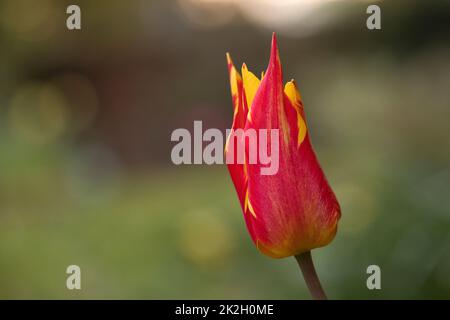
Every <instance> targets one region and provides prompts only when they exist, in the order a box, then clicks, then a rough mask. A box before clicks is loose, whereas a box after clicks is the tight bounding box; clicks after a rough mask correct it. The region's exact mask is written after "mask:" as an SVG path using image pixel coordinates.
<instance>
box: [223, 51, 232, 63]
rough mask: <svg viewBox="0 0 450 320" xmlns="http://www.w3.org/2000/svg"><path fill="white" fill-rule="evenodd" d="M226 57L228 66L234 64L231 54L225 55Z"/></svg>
mask: <svg viewBox="0 0 450 320" xmlns="http://www.w3.org/2000/svg"><path fill="white" fill-rule="evenodd" d="M225 56H226V57H227V63H228V64H233V60H231V55H230V53H229V52H227V53H225Z"/></svg>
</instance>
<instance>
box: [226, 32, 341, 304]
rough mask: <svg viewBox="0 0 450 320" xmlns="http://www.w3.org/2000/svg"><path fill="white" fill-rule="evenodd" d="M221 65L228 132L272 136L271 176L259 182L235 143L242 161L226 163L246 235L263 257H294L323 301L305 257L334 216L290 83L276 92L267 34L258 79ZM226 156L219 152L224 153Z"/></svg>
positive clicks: (276, 71) (330, 234) (329, 232)
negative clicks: (274, 161)
mask: <svg viewBox="0 0 450 320" xmlns="http://www.w3.org/2000/svg"><path fill="white" fill-rule="evenodd" d="M227 62H228V72H229V77H230V86H231V95H232V101H233V107H234V116H233V124H232V130H236V129H243V130H244V132H245V131H246V130H249V129H256V130H258V129H278V130H279V137H278V141H275V142H278V144H279V155H278V156H279V170H278V172H277V173H276V174H274V175H262V174H261V170H260V169H261V167H262V166H264V165H263V164H261V163H259V162H257V163H255V164H249V163H248V158H249V147H248V145H245V141H244V140H243V139H240V140H239V141H237V144H236V147H244V148H245V159H246V161H245V162H244V163H243V164H239V163H237V162H236V161H235V162H233V163H228V162H227V166H228V170H229V172H230V175H231V178H232V181H233V184H234V186H235V188H236V191H237V194H238V198H239V201H240V204H241V207H242V210H243V212H244V219H245V222H246V226H247V229H248V231H249V233H250V236H251V238H252V240H253V242H254V243H255V245H256V247H257V248H258V249H259V250H260V251H261V252H262V253H263V254H265V255H268V256H270V257H273V258H284V257H288V256H295V257H296V259H297V261H298V263H299V265H300V267H301V269H302V272H303V275H304V277H305V279H306V282H307V284H308V287H309V288H310V290H313V291H315V292H312V294H313V296H314V297H316V298H325V294H324V293H323V290H322V288H321V286H320V282H319V281H318V278H317V275H316V273H315V270H314V266H313V264H312V260H311V254H310V251H311V250H312V249H314V248H319V247H323V246H325V245H327V244H328V243H330V242H331V241H332V240H333V238H334V236H335V234H336V230H337V222H338V220H339V218H340V216H341V210H340V207H339V203H338V201H337V199H336V196H335V195H334V192H333V190H332V189H331V187H330V185H329V184H328V182H327V180H326V178H325V175H324V172H323V171H322V169H321V167H320V165H319V162H318V160H317V157H316V155H315V153H314V150H313V148H312V145H311V141H310V138H309V130H308V126H307V123H306V118H305V111H304V107H303V102H302V99H301V95H300V93H299V91H298V88H297V85H296V83H295V81H294V80H291V81H289V82H287V83H286V85H284V86H283V76H282V70H281V63H280V58H279V52H278V47H277V41H276V36H275V34H274V35H273V38H272V49H271V55H270V61H269V65H268V67H267V70H266V72H265V73H263V74H262V75H261V79H260V78H258V77H257V76H256V75H255V74H253V73H252V72H250V71H249V70H248V69H247V66H246V65H245V64H244V65H243V66H242V70H241V73H242V76H241V75H240V74H239V72H238V71H237V70H236V68H235V66H234V64H233V62H232V60H231V57H230V55H229V54H228V53H227ZM230 136H231V135H230ZM229 139H230V138H229ZM228 142H229V141H227V145H228ZM229 151H230V150H228V149H227V146H226V147H225V154H226V155H227V153H229Z"/></svg>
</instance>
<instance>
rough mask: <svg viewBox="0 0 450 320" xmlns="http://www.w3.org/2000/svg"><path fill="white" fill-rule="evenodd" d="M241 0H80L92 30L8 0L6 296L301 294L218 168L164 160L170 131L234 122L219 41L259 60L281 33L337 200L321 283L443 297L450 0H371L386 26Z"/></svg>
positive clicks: (352, 9)
mask: <svg viewBox="0 0 450 320" xmlns="http://www.w3.org/2000/svg"><path fill="white" fill-rule="evenodd" d="M228 2H229V3H228ZM282 2H283V1H280V2H277V3H282ZM245 3H247V2H242V3H241V2H238V1H225V0H223V1H201V0H186V1H137V0H135V1H130V2H127V4H124V2H123V1H103V2H101V1H95V2H93V1H79V4H80V7H81V8H82V30H81V31H68V30H67V29H66V27H65V19H66V14H65V8H66V7H67V5H69V4H71V3H69V1H56V0H42V1H39V10H37V9H36V10H34V9H33V8H34V7H35V6H37V4H36V3H34V2H32V1H30V0H15V1H12V0H4V1H2V2H1V3H0V46H1V48H2V50H0V59H1V61H2V64H1V68H0V150H1V157H0V298H40V299H42V298H138V299H139V298H235V299H238V298H255V299H259V298H261V299H297V298H309V294H308V292H307V290H306V287H305V285H304V282H303V280H302V277H301V274H300V272H299V270H298V269H297V266H296V263H295V261H294V260H293V259H283V260H272V259H269V258H266V257H264V256H262V255H261V254H259V253H258V252H257V250H256V249H255V248H254V247H253V244H252V243H251V241H250V238H249V236H248V235H247V232H246V230H245V226H244V222H243V219H242V216H241V215H242V214H241V210H240V208H239V205H238V201H237V197H236V195H235V191H234V188H233V186H232V183H231V179H230V178H229V177H228V174H227V170H226V168H225V166H206V165H205V166H178V167H177V166H174V165H172V164H171V162H170V149H171V147H172V143H171V142H170V133H171V132H172V130H174V129H175V128H178V127H187V128H191V127H192V121H193V120H203V122H204V124H205V126H207V127H217V128H221V129H225V128H227V127H229V126H230V122H231V101H230V96H229V89H228V78H227V73H226V65H225V56H224V54H225V52H226V51H229V52H231V54H232V55H233V58H234V60H235V62H236V63H237V64H240V63H241V62H243V61H244V58H245V62H247V65H248V66H249V68H250V69H252V70H255V72H256V73H259V72H260V71H261V70H264V69H265V67H266V64H267V59H268V54H269V42H270V34H271V32H272V31H277V32H278V35H279V45H280V50H281V59H282V62H283V67H284V74H285V78H286V79H290V78H292V77H294V78H296V80H297V82H298V84H299V86H300V89H301V92H302V95H303V99H304V104H305V108H306V112H307V116H308V122H309V127H310V131H311V136H312V140H313V143H314V145H315V149H316V151H317V153H318V156H319V159H320V160H321V163H322V166H323V168H324V170H325V172H326V173H327V176H328V178H329V180H330V183H331V185H332V186H333V188H334V190H335V192H336V194H337V197H338V199H339V200H340V203H341V206H342V211H343V216H342V219H341V221H340V227H339V231H338V234H337V237H336V239H335V240H334V241H333V242H332V244H331V245H329V246H327V247H325V248H322V249H318V250H315V251H314V252H313V255H314V257H315V260H316V265H317V269H318V273H319V275H320V276H321V278H322V282H323V284H324V286H325V288H326V289H327V291H328V294H329V296H330V297H332V298H338V299H343V298H364V299H380V298H384V299H392V298H408V299H417V298H425V299H431V298H441V299H442V298H444V299H448V298H450V274H449V270H450V228H449V227H450V198H449V196H448V195H449V194H450V167H449V163H450V142H449V135H450V127H449V125H448V119H449V117H450V108H449V103H448V101H450V91H449V90H448V87H449V83H450V63H449V56H450V45H449V44H450V41H449V40H450V39H449V38H450V4H449V2H448V1H426V2H425V1H395V2H394V1H392V2H387V1H385V2H378V3H379V5H380V6H381V8H382V30H381V31H368V30H367V29H366V28H365V19H366V17H367V15H366V14H365V8H366V7H367V5H368V4H367V2H360V1H352V2H345V1H334V2H326V1H324V5H323V6H321V7H320V8H318V9H317V8H316V9H314V8H311V10H313V9H314V10H315V11H311V12H312V13H311V14H310V15H309V16H308V15H306V13H305V12H307V11H306V10H305V11H304V12H303V11H301V10H300V9H301V8H303V7H302V6H303V5H304V4H303V2H302V1H299V2H298V4H296V5H295V3H294V1H286V7H285V8H284V7H281V6H278V7H274V8H273V9H274V10H275V9H276V10H279V11H276V12H277V15H272V17H269V18H270V19H268V17H267V16H266V15H264V14H265V12H267V10H256V9H255V10H253V11H251V10H250V11H249V10H248V7H247V6H246V5H245ZM249 3H251V1H249ZM263 3H265V5H266V6H269V4H268V3H269V2H268V1H261V2H260V4H261V6H262V4H263ZM289 5H292V6H294V5H295V6H294V7H292V8H295V10H297V11H298V14H299V16H300V14H303V15H304V16H302V19H295V15H294V18H292V17H291V15H286V17H285V16H284V15H283V14H285V13H286V12H285V11H283V10H288V11H289V10H290V11H293V9H292V8H290V7H289ZM305 6H306V4H305ZM262 8H263V9H265V7H262ZM305 8H306V7H305ZM269 12H270V11H269ZM273 12H275V11H273ZM293 12H295V11H293ZM258 14H259V15H261V16H258ZM276 17H280V18H279V20H274V18H276ZM289 17H290V18H289ZM288 18H289V19H290V20H289V19H288ZM303 18H304V19H303ZM319 18H320V19H321V20H320V19H319ZM308 19H309V20H308ZM300 20H301V21H300ZM315 20H316V21H319V20H320V22H323V23H317V24H314V26H315V27H314V28H313V27H312V26H313V24H312V23H311V22H312V21H315ZM302 21H303V22H302ZM305 21H306V22H305ZM299 23H305V24H304V25H301V24H299ZM70 264H77V265H79V266H80V267H81V270H82V290H81V291H69V290H67V289H66V287H65V280H66V277H67V275H66V273H65V270H66V267H67V266H68V265H70ZM370 264H377V265H379V266H380V267H381V270H382V290H380V291H369V290H367V288H366V279H367V274H366V268H367V266H368V265H370Z"/></svg>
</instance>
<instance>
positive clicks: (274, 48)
mask: <svg viewBox="0 0 450 320" xmlns="http://www.w3.org/2000/svg"><path fill="white" fill-rule="evenodd" d="M277 51H278V43H277V35H276V33H275V32H274V33H272V53H276V52H277Z"/></svg>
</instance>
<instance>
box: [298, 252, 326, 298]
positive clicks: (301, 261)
mask: <svg viewBox="0 0 450 320" xmlns="http://www.w3.org/2000/svg"><path fill="white" fill-rule="evenodd" d="M295 259H296V260H297V262H298V265H299V267H300V270H301V271H302V273H303V278H305V282H306V285H307V286H308V289H309V292H311V295H312V297H313V298H314V299H316V300H327V296H326V294H325V291H323V288H322V285H321V284H320V280H319V277H318V276H317V273H316V269H315V268H314V263H313V261H312V258H311V251H307V252H304V253H301V254H298V255H296V256H295Z"/></svg>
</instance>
